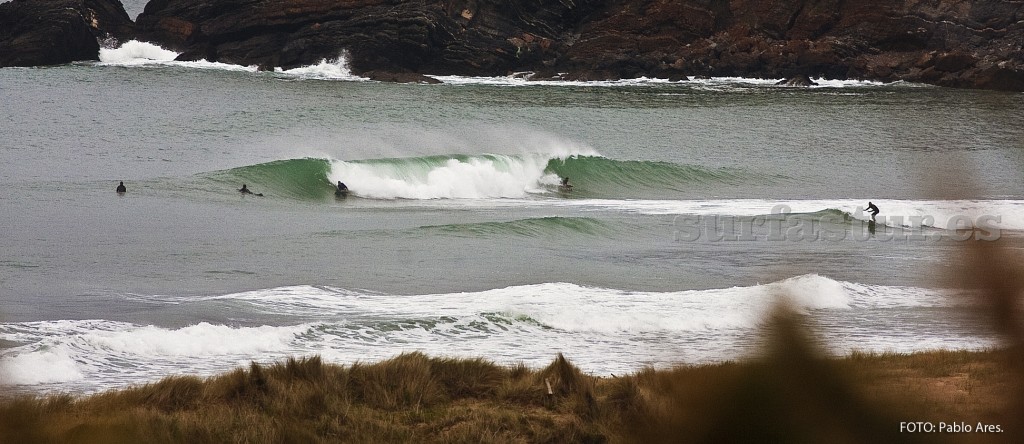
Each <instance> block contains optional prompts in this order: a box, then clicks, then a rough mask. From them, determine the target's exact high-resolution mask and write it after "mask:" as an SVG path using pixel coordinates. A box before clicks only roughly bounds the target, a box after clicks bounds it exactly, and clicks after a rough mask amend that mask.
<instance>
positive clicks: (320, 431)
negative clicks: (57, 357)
mask: <svg viewBox="0 0 1024 444" xmlns="http://www.w3.org/2000/svg"><path fill="white" fill-rule="evenodd" d="M786 328H791V326H790V327H786ZM791 334H795V333H794V332H789V333H786V334H783V335H781V336H784V337H785V336H786V335H791ZM784 340H785V341H793V338H792V337H785V338H784ZM787 343H788V344H789V345H787V346H785V347H781V348H779V349H777V350H774V351H773V352H772V353H770V354H768V355H767V356H765V357H763V358H759V359H757V360H752V361H749V362H743V363H722V364H715V365H701V366H685V367H678V368H674V369H670V370H653V369H646V370H642V371H639V372H637V373H635V374H632V375H626V376H621V377H594V376H590V375H587V374H584V373H582V372H581V371H580V370H579V369H578V368H576V367H575V366H573V365H572V364H571V363H570V362H569V361H568V360H566V359H565V358H564V357H563V356H561V355H559V356H558V357H557V358H556V359H555V360H554V362H552V363H551V364H550V365H548V366H547V367H545V368H542V369H536V370H534V369H528V368H526V367H523V366H521V365H520V366H512V367H506V366H499V365H495V364H493V363H490V362H488V361H485V360H482V359H445V358H432V357H428V356H425V355H423V354H420V353H411V354H403V355H400V356H397V357H395V358H392V359H390V360H387V361H383V362H379V363H375V364H354V365H350V366H341V365H331V364H325V363H323V362H322V361H321V359H320V358H319V357H316V356H313V357H307V358H300V359H288V360H287V361H285V362H281V363H276V364H273V365H258V364H255V363H254V364H251V365H250V366H249V367H248V368H244V369H237V370H235V371H232V372H229V373H227V374H223V375H220V376H215V377H211V378H208V379H200V378H196V377H191V376H174V377H168V378H165V379H164V380H162V381H159V382H156V383H153V384H148V385H145V386H140V387H135V388H129V389H125V390H119V391H111V392H106V393H101V394H96V395H92V396H87V397H82V398H76V397H72V396H68V395H54V396H48V397H31V396H23V397H17V398H12V399H7V400H5V401H3V402H0V441H2V442H5V443H6V442H10V443H36V442H39V443H48V442H54V443H58V442H59V443H65V442H81V443H122V442H123V443H138V442H150V443H165V442H167V443H171V442H173V443H179V442H181V443H185V442H187V443H230V442H249V443H290V442H296V443H318V442H357V443H377V442H381V443H384V442H387V443H391V442H438V443H456V442H473V443H480V442H483V443H517V442H521V443H527V442H529V443H534V442H543V443H601V442H623V443H631V442H684V441H685V442H797V443H798V442H808V443H811V442H917V441H924V442H937V441H939V442H942V441H947V442H1014V441H1015V440H1016V439H1017V438H1020V433H1019V428H1017V427H1018V426H1019V423H1018V422H1017V421H1018V420H1017V419H1016V418H1017V416H1020V415H1019V413H1020V412H1019V411H1016V410H1014V409H1013V406H1014V405H1015V404H1014V403H1013V399H1012V396H1008V395H1009V394H1013V393H1018V392H1019V382H1020V381H1021V378H1020V377H1019V376H1020V375H1019V374H1017V373H1016V372H1015V370H1014V367H1013V366H1008V365H1006V362H1007V356H1006V353H1007V352H1005V351H987V352H965V351H934V352H926V353H915V354H911V355H899V354H863V353H855V354H853V355H851V356H849V357H846V358H832V359H827V358H822V357H820V356H818V355H817V354H815V353H814V351H813V350H811V349H810V348H808V347H806V346H805V343H803V342H800V341H799V340H796V341H795V342H787ZM549 387H550V394H549ZM902 421H931V422H933V423H935V425H936V426H938V423H939V422H940V421H942V422H946V423H952V422H954V421H964V422H966V423H970V424H972V425H974V424H976V423H977V422H979V421H980V422H985V423H987V424H999V425H1000V426H1001V428H1002V429H1003V431H1004V432H1003V433H1001V434H979V433H971V434H955V435H953V434H908V433H900V422H902ZM1017 442H1019V441H1017Z"/></svg>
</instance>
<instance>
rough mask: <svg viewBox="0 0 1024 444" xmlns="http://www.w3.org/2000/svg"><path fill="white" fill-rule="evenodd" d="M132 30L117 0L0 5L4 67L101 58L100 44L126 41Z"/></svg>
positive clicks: (19, 0)
mask: <svg viewBox="0 0 1024 444" xmlns="http://www.w3.org/2000/svg"><path fill="white" fill-rule="evenodd" d="M133 28H134V24H133V23H132V21H131V19H130V18H129V17H128V13H126V12H125V10H124V6H122V5H121V2H120V1H118V0H14V1H11V2H7V3H0V67H4V66H42V65H59V64H64V63H70V62H74V61H80V60H98V59H99V50H100V43H99V42H100V41H103V40H108V39H118V40H124V39H126V38H128V37H129V36H131V34H132V31H133Z"/></svg>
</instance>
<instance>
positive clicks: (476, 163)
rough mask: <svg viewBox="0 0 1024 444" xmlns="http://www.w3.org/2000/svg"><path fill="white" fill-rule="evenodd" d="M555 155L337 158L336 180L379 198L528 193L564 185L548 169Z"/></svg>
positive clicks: (333, 176) (332, 178)
mask: <svg viewBox="0 0 1024 444" xmlns="http://www.w3.org/2000/svg"><path fill="white" fill-rule="evenodd" d="M552 158H553V156H550V155H526V156H508V155H491V156H472V157H468V158H464V159H455V158H452V159H448V160H446V161H444V162H443V163H441V164H425V163H423V162H420V161H418V160H416V159H408V160H400V161H396V162H346V161H340V160H335V161H332V162H331V172H330V174H329V175H328V176H329V179H330V181H331V183H335V182H337V181H342V182H346V183H347V184H349V186H350V188H351V190H352V193H353V194H355V195H357V196H359V197H368V198H377V199H396V198H400V199H483V198H524V197H526V196H527V195H528V194H536V193H545V192H548V191H549V190H550V189H551V188H552V187H555V186H557V185H558V177H557V176H556V175H554V174H550V173H546V172H545V169H546V168H547V165H548V162H549V161H550V160H551V159H552Z"/></svg>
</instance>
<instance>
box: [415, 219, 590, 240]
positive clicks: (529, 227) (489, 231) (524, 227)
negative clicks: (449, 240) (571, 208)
mask: <svg viewBox="0 0 1024 444" xmlns="http://www.w3.org/2000/svg"><path fill="white" fill-rule="evenodd" d="M608 230H610V228H609V227H608V225H607V224H605V223H604V222H601V221H600V220H597V219H593V218H589V217H539V218H530V219H520V220H514V221H508V222H478V223H466V224H446V225H428V226H423V227H419V228H418V229H417V231H425V232H428V233H438V234H447V235H454V236H468V237H489V236H505V235H513V236H521V237H531V238H536V237H543V236H554V235H559V236H561V235H566V234H586V235H599V234H601V233H605V232H607V231H608Z"/></svg>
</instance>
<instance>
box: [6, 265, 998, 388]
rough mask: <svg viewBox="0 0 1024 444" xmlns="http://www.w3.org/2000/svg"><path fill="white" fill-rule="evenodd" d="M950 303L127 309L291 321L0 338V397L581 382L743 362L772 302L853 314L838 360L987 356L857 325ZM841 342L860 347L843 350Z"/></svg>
mask: <svg viewBox="0 0 1024 444" xmlns="http://www.w3.org/2000/svg"><path fill="white" fill-rule="evenodd" d="M947 293H948V291H946V290H930V289H923V288H912V287H890V286H879V285H867V284H859V283H851V282H843V281H837V280H834V279H830V278H827V277H825V276H819V275H814V274H808V275H802V276H796V277H792V278H789V279H784V280H781V281H777V282H773V283H767V284H761V285H751V286H746V287H732V288H718V289H707V290H684V291H670V292H647V291H633V290H620V289H611V288H598V287H586V286H581V285H576V284H572V283H561V282H552V283H542V284H533V285H519V286H511V287H506V288H498V289H492V290H485V291H476V292H459V293H437V294H418V295H394V294H379V293H372V292H367V291H353V290H344V289H337V288H330V287H317V286H292V287H281V288H271V289H265V290H256V291H247V292H243V293H233V294H226V295H219V296H208V297H180V296H172V297H165V296H137V297H139V298H141V299H144V300H145V299H150V300H152V301H153V302H172V303H174V304H183V305H187V304H193V303H196V304H203V307H208V306H209V305H210V304H209V301H214V300H215V301H217V302H218V303H217V304H213V305H214V306H218V307H221V306H230V307H232V308H231V310H234V311H242V312H245V313H248V314H249V316H252V313H254V312H256V313H261V315H259V316H266V317H267V318H270V319H274V318H280V319H299V320H301V321H300V323H298V324H296V325H281V326H259V327H243V326H229V325H216V324H209V323H200V324H196V325H192V326H187V327H183V328H162V327H155V326H142V325H133V324H128V323H123V322H112V321H103V320H88V321H67V320H65V321H42V322H31V323H14V324H0V340H4V341H12V342H16V343H20V344H25V345H20V346H17V347H15V348H13V349H6V350H3V351H2V352H0V368H2V370H0V378H2V379H0V383H2V384H15V385H19V387H29V388H31V387H33V386H37V387H42V386H45V387H46V388H47V389H59V390H71V391H85V392H89V391H95V390H99V389H109V388H115V387H123V386H125V385H129V384H139V383H144V382H152V381H155V380H157V379H159V378H161V377H164V376H167V375H171V374H191V375H199V376H204V375H212V374H216V373H219V372H224V371H227V370H229V369H232V368H236V367H238V366H243V365H246V364H247V363H248V362H250V361H253V360H255V361H259V362H271V361H280V360H282V359H284V358H285V357H288V356H307V355H311V354H319V355H321V356H322V357H323V358H324V359H325V360H327V361H328V362H338V363H352V362H355V361H362V362H366V361H370V362H372V361H375V360H380V359H385V358H388V357H391V356H394V355H396V354H398V353H401V352H408V351H423V352H425V353H427V354H429V355H432V356H461V357H481V356H482V357H486V358H488V359H493V360H496V361H497V362H499V363H514V362H524V363H526V364H527V365H531V366H543V365H546V364H548V363H550V360H551V359H552V357H553V356H555V354H556V353H559V352H565V353H567V356H568V357H569V358H570V359H572V361H573V362H574V363H575V364H577V365H579V366H581V368H583V369H584V370H585V371H594V372H615V373H622V372H628V371H634V370H636V369H638V368H639V367H640V366H644V365H658V366H664V365H668V364H672V363H676V362H707V361H715V360H723V359H736V358H739V357H741V356H742V354H744V353H746V352H747V351H749V350H751V349H752V348H753V347H756V341H755V338H756V337H757V328H758V326H759V324H760V323H762V321H763V320H764V319H765V318H766V314H767V313H768V312H769V310H771V308H772V307H773V306H774V305H775V304H776V303H778V302H780V301H789V303H790V305H791V306H793V307H794V308H796V309H797V310H799V311H803V312H805V313H810V314H812V315H815V316H824V317H825V318H828V319H839V320H846V319H851V314H850V313H851V311H853V313H852V315H853V316H852V319H859V320H858V321H856V322H855V323H853V324H850V325H845V324H843V325H845V326H842V327H841V328H840V329H839V330H838V331H837V332H834V333H832V334H838V335H839V336H840V337H838V338H833V340H834V343H835V344H839V345H838V347H841V349H840V352H842V351H844V350H849V349H852V348H854V347H855V348H857V349H862V350H887V349H890V348H893V347H896V348H899V349H900V350H904V349H908V348H909V350H910V351H912V350H917V349H920V348H915V347H924V346H929V347H930V346H936V345H938V346H942V347H947V348H964V347H976V346H984V345H985V344H988V343H989V342H986V341H985V340H984V339H983V338H978V337H964V336H963V335H964V333H963V332H949V334H945V335H944V334H942V332H944V331H945V330H940V331H939V332H938V333H935V332H932V333H930V334H928V335H926V336H927V337H922V335H921V333H920V332H917V331H909V330H908V331H903V330H901V329H899V328H892V326H891V325H892V323H893V322H899V319H898V318H894V319H890V320H885V319H880V320H878V322H879V323H872V322H875V321H867V320H865V319H863V316H864V314H865V313H879V312H880V311H879V310H877V309H879V308H882V309H901V308H914V307H922V306H931V307H947V308H948V307H951V306H955V302H951V301H949V300H948V298H947V296H948V294H947ZM197 309H198V307H197ZM865 310H868V311H865ZM883 311H885V310H883ZM281 316H283V317H281ZM840 323H841V322H840ZM887 328H888V329H887ZM876 330H877V331H876ZM849 331H854V332H857V333H859V334H861V336H859V337H858V338H857V339H856V340H852V339H850V338H845V337H843V335H844V332H849ZM844 340H845V342H843V341H844ZM908 344H911V345H908Z"/></svg>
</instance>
